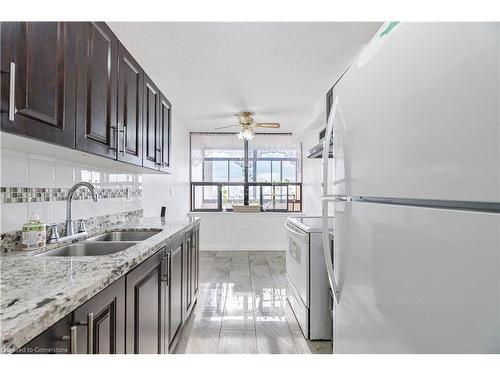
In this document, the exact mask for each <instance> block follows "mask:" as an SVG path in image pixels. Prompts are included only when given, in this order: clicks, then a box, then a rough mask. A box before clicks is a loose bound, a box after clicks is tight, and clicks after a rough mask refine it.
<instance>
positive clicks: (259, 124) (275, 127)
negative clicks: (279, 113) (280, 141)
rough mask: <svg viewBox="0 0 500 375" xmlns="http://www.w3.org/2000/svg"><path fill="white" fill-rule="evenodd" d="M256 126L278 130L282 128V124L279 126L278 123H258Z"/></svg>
mask: <svg viewBox="0 0 500 375" xmlns="http://www.w3.org/2000/svg"><path fill="white" fill-rule="evenodd" d="M254 126H255V127H257V128H269V129H278V128H279V127H280V124H278V123H277V122H256V123H255V124H254Z"/></svg>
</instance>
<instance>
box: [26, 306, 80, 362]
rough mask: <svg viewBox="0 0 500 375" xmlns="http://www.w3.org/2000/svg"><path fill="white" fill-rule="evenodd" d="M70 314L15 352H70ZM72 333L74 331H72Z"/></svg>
mask: <svg viewBox="0 0 500 375" xmlns="http://www.w3.org/2000/svg"><path fill="white" fill-rule="evenodd" d="M70 329H71V314H68V315H67V316H66V317H64V318H62V319H61V320H60V321H58V322H57V323H56V324H54V325H53V326H52V327H50V328H48V329H46V330H45V331H43V332H42V333H40V334H39V335H38V336H37V337H35V338H34V339H33V340H31V341H30V342H28V343H27V344H26V345H24V346H23V347H21V348H19V349H18V350H17V351H16V354H72V353H71V348H70V344H71V342H70V335H71V333H70ZM73 334H74V333H73Z"/></svg>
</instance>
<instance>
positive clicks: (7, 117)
mask: <svg viewBox="0 0 500 375" xmlns="http://www.w3.org/2000/svg"><path fill="white" fill-rule="evenodd" d="M76 45H77V44H76V32H75V27H74V26H73V24H71V23H65V22H2V23H1V71H2V77H1V82H2V83H1V95H0V96H1V108H2V113H1V123H2V125H1V126H2V130H4V131H8V132H12V133H16V134H20V135H24V136H28V137H31V138H36V139H39V140H43V141H46V142H50V143H55V144H57V145H61V146H66V147H72V148H74V147H75V95H76V91H75V90H76V79H75V77H76Z"/></svg>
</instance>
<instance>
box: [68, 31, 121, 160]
mask: <svg viewBox="0 0 500 375" xmlns="http://www.w3.org/2000/svg"><path fill="white" fill-rule="evenodd" d="M77 27H78V46H77V50H78V55H77V60H78V72H77V95H76V103H77V111H76V148H77V149H78V150H82V151H86V152H90V153H92V154H96V155H100V156H105V157H108V158H111V159H116V151H117V143H118V127H117V96H118V93H117V80H118V75H117V70H118V39H117V38H116V36H115V35H114V34H113V32H112V31H111V29H110V28H109V27H108V26H107V25H106V24H105V23H104V22H83V23H79V24H78V26H77Z"/></svg>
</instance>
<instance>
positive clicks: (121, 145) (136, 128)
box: [117, 45, 144, 165]
mask: <svg viewBox="0 0 500 375" xmlns="http://www.w3.org/2000/svg"><path fill="white" fill-rule="evenodd" d="M143 79H144V72H143V70H142V69H141V67H140V65H139V64H138V63H137V61H135V60H134V58H133V57H132V55H131V54H130V53H129V52H128V51H127V50H126V49H125V47H124V46H122V45H120V46H119V48H118V147H117V149H118V160H122V161H126V162H128V163H132V164H136V165H142V92H143Z"/></svg>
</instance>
